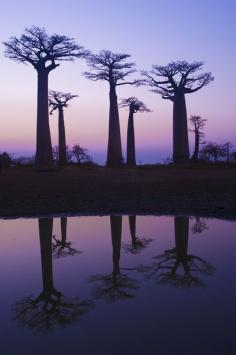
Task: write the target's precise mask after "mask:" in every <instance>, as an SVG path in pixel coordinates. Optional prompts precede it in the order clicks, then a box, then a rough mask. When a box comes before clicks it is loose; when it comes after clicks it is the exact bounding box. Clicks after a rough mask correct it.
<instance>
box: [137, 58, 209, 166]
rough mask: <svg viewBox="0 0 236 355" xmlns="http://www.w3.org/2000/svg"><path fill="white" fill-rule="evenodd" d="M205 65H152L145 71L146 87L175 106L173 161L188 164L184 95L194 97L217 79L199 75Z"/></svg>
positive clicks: (183, 63) (181, 63)
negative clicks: (195, 93)
mask: <svg viewBox="0 0 236 355" xmlns="http://www.w3.org/2000/svg"><path fill="white" fill-rule="evenodd" d="M202 68H203V63H202V62H193V63H188V62H186V61H177V62H171V63H169V64H167V65H166V66H161V65H153V67H152V70H151V71H150V72H147V71H144V72H143V75H144V76H145V77H146V83H147V84H148V85H149V86H150V87H152V88H153V89H152V91H153V92H155V93H157V94H161V95H162V98H163V99H168V100H171V101H172V102H173V160H174V162H176V163H179V162H180V163H181V162H186V161H188V160H189V142H188V125H187V110H186V102H185V94H191V93H193V92H196V91H198V90H200V89H201V88H203V87H204V86H206V85H208V84H209V83H210V82H211V81H212V80H213V79H214V78H213V77H212V74H211V73H199V71H201V70H202Z"/></svg>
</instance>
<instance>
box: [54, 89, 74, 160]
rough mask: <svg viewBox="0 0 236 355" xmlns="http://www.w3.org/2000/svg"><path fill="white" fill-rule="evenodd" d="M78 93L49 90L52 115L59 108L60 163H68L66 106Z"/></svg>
mask: <svg viewBox="0 0 236 355" xmlns="http://www.w3.org/2000/svg"><path fill="white" fill-rule="evenodd" d="M75 97H78V95H72V94H70V93H63V92H60V91H54V90H50V91H49V107H50V108H51V111H50V115H52V113H53V111H56V110H58V138H59V142H58V147H59V159H58V162H59V165H66V164H67V156H66V132H65V123H64V108H65V107H68V102H69V101H70V100H72V99H74V98H75Z"/></svg>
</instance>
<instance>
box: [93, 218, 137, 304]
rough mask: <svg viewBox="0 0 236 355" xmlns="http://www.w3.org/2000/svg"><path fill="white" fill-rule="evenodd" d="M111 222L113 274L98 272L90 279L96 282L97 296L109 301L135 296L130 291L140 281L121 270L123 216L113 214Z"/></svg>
mask: <svg viewBox="0 0 236 355" xmlns="http://www.w3.org/2000/svg"><path fill="white" fill-rule="evenodd" d="M110 224H111V239H112V260H113V271H112V274H108V275H106V274H105V275H100V274H97V275H94V276H92V277H91V278H90V281H91V282H94V283H95V284H96V286H95V289H94V294H95V297H96V298H104V299H107V300H109V301H118V300H122V299H126V298H132V297H134V295H133V294H132V293H131V292H130V291H132V290H135V289H136V288H137V284H138V283H137V281H136V280H135V279H133V278H131V277H129V276H128V275H127V274H122V273H121V272H120V269H121V268H120V250H121V232H122V216H111V217H110ZM126 270H128V269H126Z"/></svg>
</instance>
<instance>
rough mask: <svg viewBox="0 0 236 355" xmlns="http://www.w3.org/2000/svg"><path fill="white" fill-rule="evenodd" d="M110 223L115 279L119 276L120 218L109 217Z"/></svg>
mask: <svg viewBox="0 0 236 355" xmlns="http://www.w3.org/2000/svg"><path fill="white" fill-rule="evenodd" d="M110 222H111V239H112V248H113V276H114V277H117V276H119V275H120V249H121V232H122V216H110Z"/></svg>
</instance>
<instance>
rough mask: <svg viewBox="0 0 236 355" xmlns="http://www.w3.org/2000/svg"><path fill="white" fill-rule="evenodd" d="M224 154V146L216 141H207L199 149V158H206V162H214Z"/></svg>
mask: <svg viewBox="0 0 236 355" xmlns="http://www.w3.org/2000/svg"><path fill="white" fill-rule="evenodd" d="M225 156H226V150H225V147H224V146H222V145H220V144H217V143H212V142H208V143H207V144H205V145H204V146H203V147H202V149H201V151H200V157H201V159H203V160H207V161H208V162H210V161H213V162H216V161H218V160H219V159H221V158H223V157H225Z"/></svg>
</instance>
